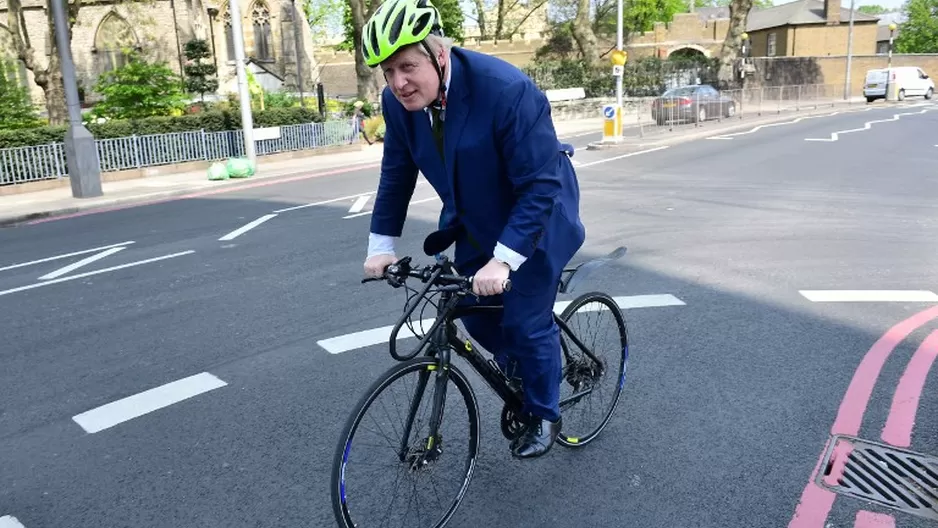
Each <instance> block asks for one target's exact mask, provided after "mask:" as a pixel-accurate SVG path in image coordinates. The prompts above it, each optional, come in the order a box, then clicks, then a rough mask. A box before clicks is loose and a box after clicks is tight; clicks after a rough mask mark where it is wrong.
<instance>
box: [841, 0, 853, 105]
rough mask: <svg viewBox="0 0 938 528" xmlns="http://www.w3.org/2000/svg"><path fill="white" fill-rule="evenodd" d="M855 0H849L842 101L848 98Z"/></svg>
mask: <svg viewBox="0 0 938 528" xmlns="http://www.w3.org/2000/svg"><path fill="white" fill-rule="evenodd" d="M855 5H856V0H850V29H848V30H847V72H846V73H847V74H846V75H845V76H844V101H849V100H850V66H851V62H853V14H854V12H855V10H854V7H855Z"/></svg>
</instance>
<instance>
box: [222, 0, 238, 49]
mask: <svg viewBox="0 0 938 528" xmlns="http://www.w3.org/2000/svg"><path fill="white" fill-rule="evenodd" d="M222 20H223V21H224V22H225V50H226V52H227V53H228V55H227V59H228V60H229V61H234V60H235V49H234V30H233V29H231V9H229V8H228V6H227V5H225V12H224V14H222Z"/></svg>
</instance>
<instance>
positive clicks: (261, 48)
mask: <svg viewBox="0 0 938 528" xmlns="http://www.w3.org/2000/svg"><path fill="white" fill-rule="evenodd" d="M251 22H252V23H253V25H254V58H256V59H257V60H262V61H272V60H274V54H273V46H272V45H271V44H272V43H273V38H272V37H271V30H270V9H268V8H267V5H266V4H264V3H263V2H257V3H255V4H254V9H253V10H252V11H251Z"/></svg>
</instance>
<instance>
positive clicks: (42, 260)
mask: <svg viewBox="0 0 938 528" xmlns="http://www.w3.org/2000/svg"><path fill="white" fill-rule="evenodd" d="M133 243H134V241H133V240H129V241H127V242H121V243H120V244H111V245H108V246H101V247H96V248H92V249H85V250H82V251H75V252H73V253H66V254H64V255H56V256H54V257H48V258H44V259H39V260H33V261H30V262H23V263H22V264H13V265H12V266H7V267H5V268H0V271H6V270H11V269H16V268H23V267H26V266H32V265H33V264H42V263H43V262H51V261H53V260H59V259H64V258H68V257H77V256H78V255H84V254H86V253H94V252H95V251H102V250H105V249H110V248H114V247H118V246H127V245H130V244H133Z"/></svg>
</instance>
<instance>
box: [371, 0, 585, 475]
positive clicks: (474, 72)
mask: <svg viewBox="0 0 938 528" xmlns="http://www.w3.org/2000/svg"><path fill="white" fill-rule="evenodd" d="M362 48H363V54H364V58H365V62H366V63H367V64H368V65H369V66H370V67H375V66H380V67H381V69H382V70H383V73H384V78H385V80H386V81H387V84H388V86H387V88H385V89H384V91H383V92H382V94H381V108H382V112H383V114H384V120H385V127H386V132H385V137H384V157H383V159H382V162H381V179H380V182H379V184H378V192H377V196H376V198H375V205H374V211H373V214H372V219H371V233H370V235H369V241H368V255H367V259H366V260H365V274H366V275H367V276H369V277H380V276H381V275H382V274H383V273H384V271H385V269H386V268H387V267H388V266H389V265H390V264H392V263H394V262H395V261H396V257H395V253H394V240H395V239H396V238H398V237H400V236H401V233H402V231H403V227H404V221H405V219H406V216H407V207H408V204H409V202H410V200H411V197H412V195H413V192H414V187H415V185H416V182H417V173H418V171H419V172H421V173H422V174H423V175H424V177H425V178H426V179H427V181H428V182H429V183H430V184H431V185H432V186H433V188H434V189H435V190H436V192H437V193H438V194H439V196H440V198H441V200H442V201H443V209H442V211H441V214H440V231H439V232H438V233H437V235H440V236H439V237H438V238H439V239H442V240H444V241H445V243H444V244H442V246H448V245H449V244H451V243H455V255H454V261H455V265H456V267H457V269H459V271H460V273H462V274H464V275H471V276H472V277H473V283H472V289H473V293H474V294H476V295H477V296H480V297H481V299H480V300H479V302H485V303H501V304H502V305H503V306H504V310H502V311H500V312H499V313H498V315H492V316H488V315H472V316H466V317H464V318H462V320H463V323H464V325H465V326H466V330H467V331H468V332H469V335H470V336H471V337H472V338H473V339H475V340H476V341H478V342H479V344H480V345H482V347H483V348H485V349H486V350H488V351H489V352H491V353H493V354H494V356H495V358H496V361H497V362H498V364H499V366H500V367H501V368H502V369H503V371H505V372H506V373H507V369H508V365H509V362H512V363H514V364H516V365H517V368H518V373H517V375H518V377H520V378H521V380H522V384H523V391H524V408H523V412H524V413H525V414H526V420H525V421H526V422H527V424H528V425H527V428H526V430H525V432H524V434H523V435H521V436H520V438H518V439H517V440H515V441H514V442H512V444H511V446H510V448H511V452H512V454H513V456H515V457H517V458H531V457H537V456H540V455H543V454H545V453H547V451H548V450H549V449H550V448H551V446H552V445H553V443H554V441H555V440H556V438H557V435H558V434H559V432H560V428H561V417H560V408H559V405H558V402H559V394H560V382H561V377H562V375H561V348H560V335H559V328H558V327H557V325H556V323H555V322H554V320H553V318H552V314H553V309H554V303H555V301H556V296H557V290H558V286H559V282H560V276H561V272H562V270H563V267H564V266H565V265H566V264H567V263H568V262H569V261H570V259H571V258H572V257H573V255H574V254H575V253H576V252H577V250H578V249H579V248H580V246H581V245H582V244H583V241H584V239H585V236H586V232H585V229H584V227H583V224H582V223H581V222H580V218H579V198H580V196H579V185H578V183H577V179H576V174H575V172H574V170H573V165H572V163H571V161H570V159H569V157H568V156H567V155H566V154H565V153H564V152H563V146H562V145H561V144H560V143H559V141H558V139H557V135H556V132H555V130H554V126H553V122H552V121H551V117H550V105H549V103H548V101H547V99H546V97H545V96H544V94H543V93H542V92H541V91H540V90H539V89H538V88H537V86H535V85H534V83H533V82H532V81H531V80H530V79H529V78H528V77H527V76H525V75H524V74H523V73H522V72H521V71H520V70H518V69H517V68H516V67H514V66H512V65H511V64H509V63H507V62H504V61H502V60H501V59H498V58H496V57H493V56H489V55H485V54H481V53H476V52H472V51H469V50H465V49H460V48H455V47H452V44H451V41H450V40H449V39H447V38H445V37H444V36H443V32H442V27H441V21H440V14H439V12H438V11H437V9H436V8H435V7H434V6H433V5H432V4H431V3H430V1H429V0H386V1H385V2H384V3H383V4H382V5H381V6H380V7H379V8H378V9H377V11H376V12H375V14H374V15H373V16H372V17H371V19H370V20H369V21H368V22H367V23H366V24H365V26H364V28H363V30H362ZM392 96H393V97H392ZM443 249H445V247H440V248H439V251H442V250H443ZM509 278H510V279H511V288H510V289H509V290H508V291H505V289H504V285H505V282H506V280H507V279H509Z"/></svg>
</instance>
